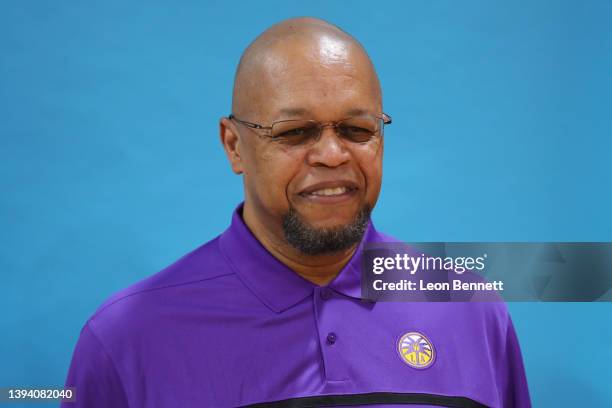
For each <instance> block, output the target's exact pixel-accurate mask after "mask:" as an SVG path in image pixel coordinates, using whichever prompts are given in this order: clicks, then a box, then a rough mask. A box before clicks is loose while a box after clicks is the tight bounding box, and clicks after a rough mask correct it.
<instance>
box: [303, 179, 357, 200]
mask: <svg viewBox="0 0 612 408" xmlns="http://www.w3.org/2000/svg"><path fill="white" fill-rule="evenodd" d="M337 187H345V188H346V189H347V190H348V191H347V192H346V193H344V194H348V193H350V192H354V191H356V190H358V189H359V186H358V185H357V183H355V182H354V181H350V180H329V181H322V182H320V183H315V184H312V185H310V186H308V187H306V188H305V189H303V190H302V191H300V192H299V193H298V194H299V195H301V196H304V197H305V196H310V195H311V193H313V192H314V191H317V190H322V189H325V188H337ZM344 194H341V195H344Z"/></svg>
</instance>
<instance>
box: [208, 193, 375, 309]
mask: <svg viewBox="0 0 612 408" xmlns="http://www.w3.org/2000/svg"><path fill="white" fill-rule="evenodd" d="M243 204H244V203H241V204H240V205H239V206H238V207H237V208H236V209H235V210H234V213H233V215H232V223H231V225H230V227H229V228H228V229H227V230H226V231H225V232H224V233H223V234H221V237H220V240H219V246H220V248H221V252H222V254H223V256H224V257H225V260H226V261H227V262H228V263H229V264H230V265H231V266H232V268H233V269H234V271H235V272H236V273H237V274H238V276H239V278H240V279H241V280H242V281H243V282H244V284H245V285H246V286H247V287H248V288H249V289H250V290H251V291H252V292H253V293H254V294H255V295H256V296H257V297H258V298H259V299H260V300H261V301H262V302H263V303H264V304H265V305H266V306H268V307H269V308H270V309H272V310H274V311H275V312H282V311H283V310H286V309H288V308H290V307H291V306H293V305H295V304H297V303H299V302H300V301H302V300H303V299H304V298H306V297H307V296H310V295H312V293H313V290H314V288H316V287H317V285H316V284H314V283H312V282H310V281H308V280H306V279H304V278H302V277H301V276H300V275H298V274H297V273H295V272H294V271H293V270H292V269H290V268H289V267H288V266H286V265H285V264H283V263H282V262H280V261H279V260H278V259H276V258H275V257H274V256H273V255H272V254H270V252H268V250H267V249H266V248H265V247H264V246H263V245H261V243H260V242H259V241H258V240H257V238H255V236H254V235H253V234H252V233H251V231H250V230H249V229H248V227H247V226H246V224H245V223H244V221H243V220H242V207H243ZM384 240H385V239H384V238H383V237H382V236H381V235H380V234H379V233H378V232H377V231H376V229H375V228H374V225H372V222H371V221H370V222H368V227H367V229H366V231H365V233H364V235H363V238H362V240H361V242H360V243H359V246H358V247H357V250H356V251H355V253H354V254H353V256H352V257H351V259H350V260H349V262H348V263H347V264H346V265H345V266H344V268H342V270H341V271H340V273H338V275H336V277H335V278H334V279H333V280H332V281H331V282H330V283H329V284H328V285H327V287H329V288H331V289H333V290H334V291H336V292H338V293H341V294H343V295H346V296H349V297H352V298H356V299H361V298H362V296H361V267H360V265H361V259H362V256H361V255H362V250H363V245H364V244H365V243H367V242H380V241H384Z"/></svg>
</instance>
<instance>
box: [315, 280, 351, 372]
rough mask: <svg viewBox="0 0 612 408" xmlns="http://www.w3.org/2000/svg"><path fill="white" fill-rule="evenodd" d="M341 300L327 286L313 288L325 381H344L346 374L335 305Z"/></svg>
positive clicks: (342, 340) (342, 342) (341, 335)
mask: <svg viewBox="0 0 612 408" xmlns="http://www.w3.org/2000/svg"><path fill="white" fill-rule="evenodd" d="M338 302H342V299H341V298H340V296H339V295H338V294H337V293H336V292H334V291H333V290H332V289H330V288H328V287H319V288H315V290H314V307H315V317H316V323H317V328H318V336H319V346H320V349H321V358H322V360H323V370H324V376H325V380H326V381H346V380H348V374H347V370H346V361H345V358H344V354H343V348H344V347H343V344H344V342H345V341H346V339H345V338H344V337H343V335H344V334H345V333H342V332H340V331H339V325H338V324H337V322H338V319H342V318H346V316H344V317H343V316H339V315H338V312H337V310H334V309H336V308H335V306H336V305H337V304H338Z"/></svg>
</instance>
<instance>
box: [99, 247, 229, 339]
mask: <svg viewBox="0 0 612 408" xmlns="http://www.w3.org/2000/svg"><path fill="white" fill-rule="evenodd" d="M235 280H236V277H235V273H234V271H233V270H232V269H231V268H230V267H229V266H228V264H227V262H226V261H225V258H224V257H223V254H222V253H221V251H220V250H219V237H217V238H215V239H213V240H211V241H209V242H207V243H205V244H203V245H201V246H200V247H198V248H196V249H195V250H193V251H191V252H189V253H187V254H186V255H184V256H183V257H181V258H180V259H178V260H177V261H175V262H174V263H172V264H171V265H169V266H167V267H166V268H164V269H162V270H161V271H159V272H157V273H155V274H154V275H152V276H150V277H148V278H146V279H143V280H141V281H139V282H136V283H134V284H132V285H130V286H129V287H127V288H125V289H123V290H121V291H119V292H117V293H115V294H113V295H112V296H110V297H109V298H108V299H107V300H106V301H104V302H103V303H102V304H101V305H100V306H99V307H98V309H97V310H96V311H95V313H94V314H93V315H92V316H91V317H90V319H89V320H88V321H87V324H88V326H89V327H90V328H91V330H92V331H94V332H96V334H98V335H100V336H102V338H106V337H108V336H113V337H115V336H117V335H120V334H121V333H129V332H134V331H135V330H136V329H145V328H146V327H147V326H148V325H153V324H155V322H156V321H159V319H160V316H161V315H164V313H165V312H167V311H168V310H169V309H172V308H175V309H176V307H177V305H178V304H180V305H181V307H182V306H183V305H184V304H186V303H189V302H190V301H192V300H193V301H196V302H206V300H207V299H210V298H211V297H210V296H207V294H212V293H214V292H217V291H218V290H219V288H220V287H222V288H228V281H229V282H232V281H235ZM229 287H231V283H230V286H229Z"/></svg>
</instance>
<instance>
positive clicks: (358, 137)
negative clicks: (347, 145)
mask: <svg viewBox="0 0 612 408" xmlns="http://www.w3.org/2000/svg"><path fill="white" fill-rule="evenodd" d="M380 122H381V121H380V119H377V118H374V117H368V116H366V117H355V118H350V119H346V120H343V121H342V122H340V123H338V131H339V132H340V135H341V136H342V137H343V138H345V139H346V140H349V141H351V142H355V143H366V142H369V141H370V140H372V139H374V138H377V137H378V136H379V135H380V132H379V130H380V129H381V125H380Z"/></svg>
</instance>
